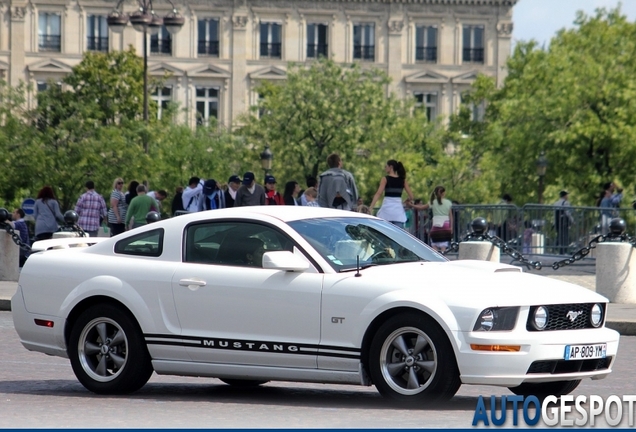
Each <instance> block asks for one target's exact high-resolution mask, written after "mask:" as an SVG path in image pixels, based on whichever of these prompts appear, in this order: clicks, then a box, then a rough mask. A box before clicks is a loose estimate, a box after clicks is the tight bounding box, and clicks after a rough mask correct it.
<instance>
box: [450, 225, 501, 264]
mask: <svg viewBox="0 0 636 432" xmlns="http://www.w3.org/2000/svg"><path fill="white" fill-rule="evenodd" d="M470 226H471V227H472V228H473V233H475V235H483V234H484V233H485V232H486V229H487V228H488V222H487V221H486V219H484V218H482V217H478V218H475V219H473V221H472V222H471V224H470ZM458 259H460V260H478V261H490V262H500V259H501V251H500V250H499V248H498V247H497V246H495V245H494V244H492V243H491V242H489V241H467V242H461V243H460V244H459V253H458Z"/></svg>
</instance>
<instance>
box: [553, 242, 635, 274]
mask: <svg viewBox="0 0 636 432" xmlns="http://www.w3.org/2000/svg"><path fill="white" fill-rule="evenodd" d="M605 242H617V243H629V244H631V245H632V247H634V248H636V238H632V237H630V236H629V235H627V234H615V233H610V234H600V235H598V236H596V237H594V238H593V239H592V240H590V241H589V243H588V244H587V246H584V247H583V248H581V249H580V250H578V251H576V252H574V254H572V256H571V257H569V258H564V259H562V260H560V261H556V262H554V263H553V264H552V268H553V269H554V270H558V269H560V268H562V267H565V266H568V265H570V264H574V263H575V262H576V261H580V260H582V259H583V258H585V257H586V256H587V255H589V253H590V252H591V251H592V249H596V245H597V244H599V243H605Z"/></svg>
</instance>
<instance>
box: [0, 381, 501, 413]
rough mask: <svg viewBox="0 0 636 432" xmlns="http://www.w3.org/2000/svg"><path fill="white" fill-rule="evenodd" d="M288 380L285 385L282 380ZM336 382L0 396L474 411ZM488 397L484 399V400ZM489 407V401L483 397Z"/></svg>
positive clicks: (24, 384) (458, 399)
mask: <svg viewBox="0 0 636 432" xmlns="http://www.w3.org/2000/svg"><path fill="white" fill-rule="evenodd" d="M286 384H288V383H286ZM351 389H352V390H348V389H346V386H338V388H337V389H332V388H329V387H327V386H325V388H320V389H317V388H315V387H311V388H309V387H293V385H285V386H278V385H277V383H268V384H265V385H262V386H258V387H249V388H244V387H233V386H230V385H226V384H223V383H219V382H218V381H216V380H215V381H214V383H209V382H208V383H186V384H184V383H161V382H154V383H153V382H150V383H148V384H146V385H145V386H144V387H143V388H142V389H140V390H139V391H137V392H135V393H133V394H129V395H123V396H104V395H96V394H94V393H92V392H90V391H88V390H86V389H85V388H84V387H83V386H82V385H81V384H80V383H79V382H77V381H75V380H42V381H39V380H37V381H32V380H16V381H2V382H0V393H2V394H26V395H37V396H47V397H66V398H68V397H76V398H104V399H130V400H136V399H140V400H141V399H152V400H154V401H157V402H173V401H178V402H211V403H222V404H225V403H227V404H252V405H275V406H302V407H316V408H345V409H346V408H349V409H371V410H377V409H417V410H422V409H434V410H449V411H474V410H475V406H476V404H477V400H478V397H477V396H455V397H454V398H453V399H451V400H450V401H447V402H444V403H439V404H435V405H427V406H421V405H419V406H408V405H406V406H405V405H404V404H399V403H395V402H392V401H390V400H388V399H385V398H383V397H382V396H380V394H379V393H377V392H375V391H370V390H369V389H373V387H371V388H361V389H362V390H359V388H358V387H355V386H352V387H351ZM488 399H489V398H488ZM484 401H485V402H486V407H487V408H488V409H489V401H488V400H487V398H484Z"/></svg>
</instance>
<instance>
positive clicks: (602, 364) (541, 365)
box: [526, 357, 612, 375]
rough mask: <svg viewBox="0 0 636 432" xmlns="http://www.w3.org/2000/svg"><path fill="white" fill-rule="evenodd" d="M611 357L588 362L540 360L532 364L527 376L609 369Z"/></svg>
mask: <svg viewBox="0 0 636 432" xmlns="http://www.w3.org/2000/svg"><path fill="white" fill-rule="evenodd" d="M610 364H612V357H606V358H604V359H590V360H568V361H566V360H542V361H536V362H533V363H532V364H531V365H530V367H529V368H528V372H526V373H528V374H554V375H558V374H566V373H576V372H593V371H600V370H605V369H609V366H610Z"/></svg>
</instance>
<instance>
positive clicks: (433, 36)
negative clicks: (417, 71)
mask: <svg viewBox="0 0 636 432" xmlns="http://www.w3.org/2000/svg"><path fill="white" fill-rule="evenodd" d="M415 60H416V61H424V62H432V63H435V62H437V27H435V26H417V27H416V28H415Z"/></svg>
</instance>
